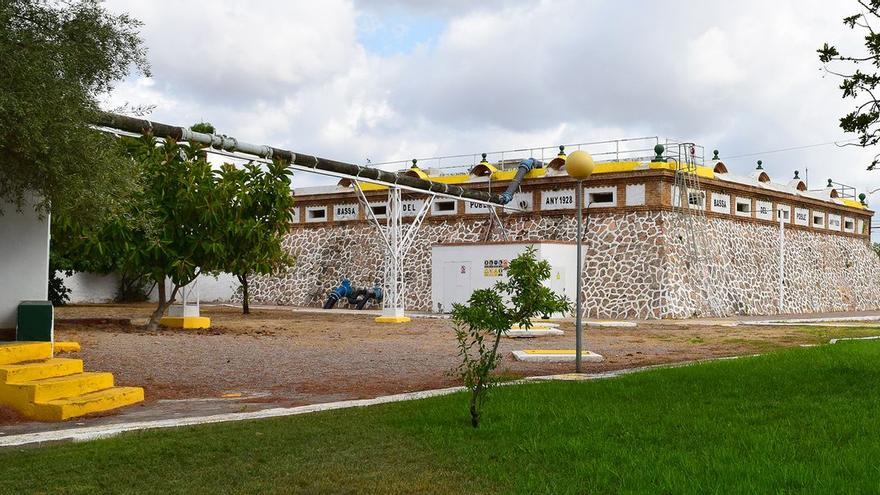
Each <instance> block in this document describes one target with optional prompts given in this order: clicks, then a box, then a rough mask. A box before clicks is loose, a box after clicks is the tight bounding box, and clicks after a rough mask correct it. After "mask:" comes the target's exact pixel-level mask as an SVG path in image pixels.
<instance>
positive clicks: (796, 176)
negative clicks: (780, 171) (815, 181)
mask: <svg viewBox="0 0 880 495" xmlns="http://www.w3.org/2000/svg"><path fill="white" fill-rule="evenodd" d="M799 174H800V172H798V171H797V170H795V171H794V178H795V179H800V177H799Z"/></svg>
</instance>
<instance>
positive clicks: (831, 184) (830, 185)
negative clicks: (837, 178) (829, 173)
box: [827, 179, 834, 187]
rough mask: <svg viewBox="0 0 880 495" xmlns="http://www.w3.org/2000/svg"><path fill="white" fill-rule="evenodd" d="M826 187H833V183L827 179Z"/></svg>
mask: <svg viewBox="0 0 880 495" xmlns="http://www.w3.org/2000/svg"><path fill="white" fill-rule="evenodd" d="M827 187H834V181H832V180H831V179H828V186H827Z"/></svg>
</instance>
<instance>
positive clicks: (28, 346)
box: [0, 342, 52, 364]
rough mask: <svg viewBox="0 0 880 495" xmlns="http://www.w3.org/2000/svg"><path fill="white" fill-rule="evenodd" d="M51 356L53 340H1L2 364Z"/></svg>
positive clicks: (0, 357)
mask: <svg viewBox="0 0 880 495" xmlns="http://www.w3.org/2000/svg"><path fill="white" fill-rule="evenodd" d="M51 357H52V343H51V342H0V364H15V363H23V362H25V361H38V360H40V359H49V358H51Z"/></svg>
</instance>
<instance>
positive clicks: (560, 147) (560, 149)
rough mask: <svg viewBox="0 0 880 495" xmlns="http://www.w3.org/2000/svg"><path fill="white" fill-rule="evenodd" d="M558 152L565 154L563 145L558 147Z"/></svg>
mask: <svg viewBox="0 0 880 495" xmlns="http://www.w3.org/2000/svg"><path fill="white" fill-rule="evenodd" d="M559 152H560V153H565V146H564V145H559Z"/></svg>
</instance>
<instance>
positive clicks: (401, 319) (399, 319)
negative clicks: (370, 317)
mask: <svg viewBox="0 0 880 495" xmlns="http://www.w3.org/2000/svg"><path fill="white" fill-rule="evenodd" d="M375 321H376V323H407V322H410V321H412V318H410V317H409V316H377V317H376V320H375Z"/></svg>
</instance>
